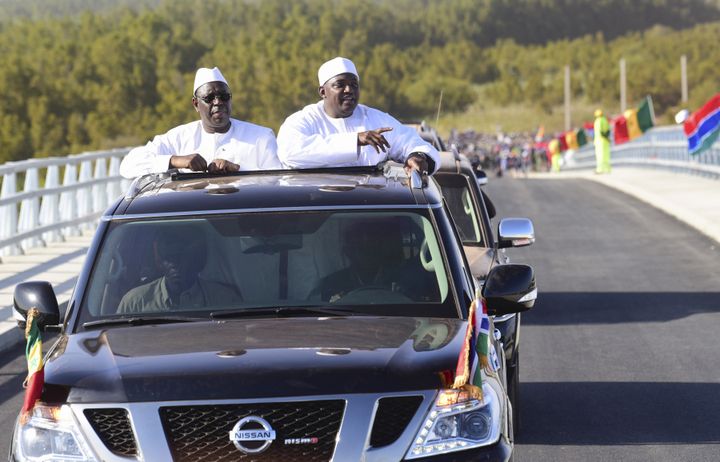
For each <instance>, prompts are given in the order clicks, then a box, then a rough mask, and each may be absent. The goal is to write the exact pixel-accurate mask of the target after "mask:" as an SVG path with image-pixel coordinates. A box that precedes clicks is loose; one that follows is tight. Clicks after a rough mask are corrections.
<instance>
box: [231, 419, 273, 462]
mask: <svg viewBox="0 0 720 462" xmlns="http://www.w3.org/2000/svg"><path fill="white" fill-rule="evenodd" d="M230 441H232V443H233V444H234V445H235V447H236V448H238V450H239V451H240V452H242V453H244V454H259V453H261V452H263V451H264V450H266V449H267V448H268V447H269V446H270V444H271V443H272V442H273V441H275V430H273V428H272V427H271V426H270V424H269V423H268V422H267V420H265V419H261V418H260V417H255V416H254V415H251V416H248V417H245V418H243V419H240V421H239V422H238V423H236V424H235V426H234V427H233V429H232V430H231V431H230Z"/></svg>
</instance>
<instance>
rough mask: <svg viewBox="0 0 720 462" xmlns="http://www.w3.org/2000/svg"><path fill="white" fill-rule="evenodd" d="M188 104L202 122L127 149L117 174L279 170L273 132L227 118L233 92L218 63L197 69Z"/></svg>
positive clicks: (129, 175) (171, 131) (172, 130)
mask: <svg viewBox="0 0 720 462" xmlns="http://www.w3.org/2000/svg"><path fill="white" fill-rule="evenodd" d="M192 105H193V107H194V108H195V110H196V111H197V112H198V114H199V115H200V120H197V121H195V122H190V123H188V124H185V125H180V126H178V127H175V128H173V129H171V130H170V131H168V132H167V133H164V134H162V135H157V136H156V137H155V138H154V139H153V140H152V141H150V142H148V143H147V144H146V145H145V146H140V147H137V148H134V149H133V150H131V151H130V152H129V153H128V155H127V156H125V158H124V159H123V161H122V163H121V164H120V174H121V175H122V176H124V177H125V178H135V177H137V176H140V175H144V174H147V173H160V172H164V171H167V170H169V169H172V168H178V169H189V170H192V171H207V172H209V173H229V172H236V171H238V170H271V169H278V168H281V165H280V161H279V160H278V157H277V144H276V140H275V134H274V133H273V131H272V130H271V129H269V128H266V127H261V126H259V125H255V124H251V123H249V122H243V121H240V120H237V119H233V118H231V117H230V113H231V110H232V93H230V87H229V86H228V83H227V81H226V80H225V77H223V75H222V73H221V72H220V70H219V69H218V68H217V67H215V68H213V69H208V68H200V69H198V71H197V73H196V74H195V84H194V85H193V98H192Z"/></svg>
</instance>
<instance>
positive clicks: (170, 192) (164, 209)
mask: <svg viewBox="0 0 720 462" xmlns="http://www.w3.org/2000/svg"><path fill="white" fill-rule="evenodd" d="M408 184H409V179H408V177H407V175H406V174H405V172H404V170H403V168H402V166H400V164H394V163H388V164H387V165H382V164H381V165H380V166H378V167H374V166H373V167H345V168H327V169H312V170H268V171H253V172H237V173H234V174H230V175H226V176H217V175H209V174H205V173H184V174H179V173H176V172H175V173H163V174H154V175H146V176H144V177H140V178H138V179H136V180H135V181H134V182H133V185H131V187H130V189H129V190H128V193H127V194H126V197H125V199H124V200H123V201H122V202H121V203H120V204H119V205H118V207H116V208H115V210H114V211H112V213H111V214H112V215H113V216H115V217H118V216H124V215H157V214H178V213H202V212H204V211H223V210H246V209H247V210H250V209H255V210H257V209H279V208H285V209H287V208H290V209H295V208H297V209H319V208H336V207H337V208H343V207H355V206H361V207H428V206H440V205H441V203H442V197H441V193H440V190H439V189H438V187H437V186H436V185H435V183H434V182H432V181H429V182H427V184H426V186H425V187H423V188H422V189H413V188H410V187H409V185H408Z"/></svg>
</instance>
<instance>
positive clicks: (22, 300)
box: [13, 281, 60, 331]
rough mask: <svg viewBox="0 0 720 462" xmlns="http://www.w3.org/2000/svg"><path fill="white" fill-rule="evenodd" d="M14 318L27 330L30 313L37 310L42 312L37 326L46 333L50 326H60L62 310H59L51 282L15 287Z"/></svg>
mask: <svg viewBox="0 0 720 462" xmlns="http://www.w3.org/2000/svg"><path fill="white" fill-rule="evenodd" d="M13 305H14V313H13V314H14V317H15V319H16V320H17V322H18V327H19V328H21V329H23V330H25V321H26V320H27V314H28V311H30V309H31V308H36V309H37V310H38V311H39V312H40V316H38V318H37V325H38V327H39V328H40V330H42V331H44V330H45V329H46V327H48V326H57V325H58V324H60V309H59V308H58V302H57V297H55V291H54V290H53V288H52V286H51V285H50V283H49V282H45V281H30V282H23V283H22V284H18V285H17V286H15V293H14V294H13Z"/></svg>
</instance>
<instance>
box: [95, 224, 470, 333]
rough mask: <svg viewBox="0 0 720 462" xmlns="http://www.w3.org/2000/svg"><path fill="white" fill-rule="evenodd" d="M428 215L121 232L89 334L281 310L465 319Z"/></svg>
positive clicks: (98, 286)
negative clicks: (102, 320) (137, 323)
mask: <svg viewBox="0 0 720 462" xmlns="http://www.w3.org/2000/svg"><path fill="white" fill-rule="evenodd" d="M423 213H424V212H423ZM423 213H416V212H397V211H392V212H381V211H374V212H366V211H362V212H360V211H358V212H354V211H352V212H350V211H343V212H340V211H335V212H332V211H331V212H274V213H249V214H240V215H229V216H228V215H223V216H208V217H197V218H187V219H162V220H160V219H158V220H142V221H131V222H127V221H119V222H113V223H111V225H110V226H109V229H108V233H107V235H106V238H105V242H104V244H103V246H102V248H101V250H100V253H99V257H98V259H97V261H96V264H95V267H94V269H93V273H92V275H91V278H90V283H89V285H88V289H87V292H86V295H85V298H84V303H83V308H82V313H83V314H82V317H83V318H84V319H83V322H84V321H87V320H90V319H95V318H98V317H105V316H117V315H124V314H130V313H132V314H135V315H137V314H145V313H159V312H167V311H182V312H184V313H183V314H187V312H194V313H195V314H198V313H199V314H207V313H209V312H210V311H218V310H225V309H238V308H248V309H251V308H259V307H281V306H339V307H351V308H352V309H353V310H356V311H357V312H358V313H366V312H367V313H372V314H387V315H408V316H414V315H437V316H453V315H454V314H455V313H456V310H455V308H454V306H455V305H454V302H453V300H452V295H451V291H450V289H449V282H448V276H447V274H446V270H445V264H444V262H443V258H442V253H441V251H440V240H439V239H438V237H437V236H436V233H435V230H434V228H433V226H432V223H431V221H430V220H429V219H428V218H427V217H426V216H425V215H424V214H423ZM373 307H374V308H373Z"/></svg>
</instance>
